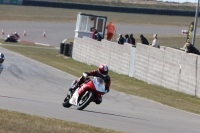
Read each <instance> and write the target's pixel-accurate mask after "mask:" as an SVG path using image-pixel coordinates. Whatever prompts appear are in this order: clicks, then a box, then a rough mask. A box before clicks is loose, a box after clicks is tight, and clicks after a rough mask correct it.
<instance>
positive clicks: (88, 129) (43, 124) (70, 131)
mask: <svg viewBox="0 0 200 133" xmlns="http://www.w3.org/2000/svg"><path fill="white" fill-rule="evenodd" d="M0 118H1V121H0V132H1V133H122V132H118V131H114V130H107V129H103V128H98V127H93V126H90V125H86V124H79V123H76V122H68V121H64V120H58V119H53V118H46V117H39V116H36V115H29V114H24V113H19V112H15V111H8V110H2V109H0Z"/></svg>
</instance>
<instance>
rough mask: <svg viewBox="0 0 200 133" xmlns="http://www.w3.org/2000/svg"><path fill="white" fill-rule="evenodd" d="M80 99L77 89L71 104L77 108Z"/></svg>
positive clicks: (70, 101)
mask: <svg viewBox="0 0 200 133" xmlns="http://www.w3.org/2000/svg"><path fill="white" fill-rule="evenodd" d="M78 97H79V94H78V89H76V90H75V92H74V94H73V95H72V97H71V98H70V100H69V103H70V104H73V105H76V106H77V105H78Z"/></svg>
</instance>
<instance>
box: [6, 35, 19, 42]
mask: <svg viewBox="0 0 200 133" xmlns="http://www.w3.org/2000/svg"><path fill="white" fill-rule="evenodd" d="M18 39H19V37H17V36H14V35H8V36H7V37H6V38H5V42H18Z"/></svg>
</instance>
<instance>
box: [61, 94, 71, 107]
mask: <svg viewBox="0 0 200 133" xmlns="http://www.w3.org/2000/svg"><path fill="white" fill-rule="evenodd" d="M69 100H70V95H67V97H66V98H65V99H64V102H63V103H62V105H63V107H65V108H69V107H71V106H72V105H71V104H70V103H69Z"/></svg>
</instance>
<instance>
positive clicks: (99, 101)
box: [94, 96, 102, 104]
mask: <svg viewBox="0 0 200 133" xmlns="http://www.w3.org/2000/svg"><path fill="white" fill-rule="evenodd" d="M94 102H95V103H96V104H100V103H101V102H102V96H100V97H98V98H97V99H96V100H95V101H94Z"/></svg>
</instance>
